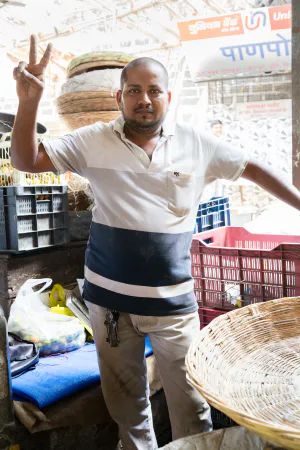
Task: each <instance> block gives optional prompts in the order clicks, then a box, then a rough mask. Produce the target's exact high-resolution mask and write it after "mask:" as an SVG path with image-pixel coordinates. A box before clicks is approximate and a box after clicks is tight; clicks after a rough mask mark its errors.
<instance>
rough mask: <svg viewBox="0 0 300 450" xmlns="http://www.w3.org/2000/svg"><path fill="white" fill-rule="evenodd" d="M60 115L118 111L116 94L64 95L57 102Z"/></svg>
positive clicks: (88, 93) (73, 93)
mask: <svg viewBox="0 0 300 450" xmlns="http://www.w3.org/2000/svg"><path fill="white" fill-rule="evenodd" d="M56 105H57V111H58V113H59V114H73V113H79V112H84V111H118V104H117V100H116V93H115V92H113V91H80V92H72V93H70V94H64V95H61V96H60V97H58V98H57V100H56Z"/></svg>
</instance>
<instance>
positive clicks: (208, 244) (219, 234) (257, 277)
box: [191, 227, 300, 310]
mask: <svg viewBox="0 0 300 450" xmlns="http://www.w3.org/2000/svg"><path fill="white" fill-rule="evenodd" d="M191 259H192V275H193V277H194V279H195V294H196V298H197V301H198V303H199V305H200V306H207V307H210V308H222V309H226V310H230V309H234V308H235V307H236V305H235V303H236V302H238V304H237V306H245V305H249V304H251V303H258V302H265V301H268V300H273V299H276V298H282V297H297V296H300V236H291V235H271V234H252V233H250V232H249V231H247V230H246V229H245V228H242V227H222V228H218V229H215V230H210V231H206V232H203V233H199V234H196V235H194V237H193V243H192V248H191Z"/></svg>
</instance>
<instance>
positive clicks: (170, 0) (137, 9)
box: [117, 0, 176, 19]
mask: <svg viewBox="0 0 300 450" xmlns="http://www.w3.org/2000/svg"><path fill="white" fill-rule="evenodd" d="M171 2H176V0H162V1H160V0H156V1H154V2H150V3H147V4H146V5H144V6H140V7H139V8H136V9H131V10H130V11H128V12H127V13H124V14H120V15H119V16H117V19H124V17H127V16H130V15H131V14H138V13H139V12H142V11H145V10H146V9H149V8H153V7H154V6H162V5H164V4H165V3H171Z"/></svg>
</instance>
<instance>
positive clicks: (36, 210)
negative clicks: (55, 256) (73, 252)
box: [0, 186, 70, 251]
mask: <svg viewBox="0 0 300 450" xmlns="http://www.w3.org/2000/svg"><path fill="white" fill-rule="evenodd" d="M1 199H2V203H1ZM1 205H2V206H1ZM1 212H2V214H1ZM2 216H3V220H2V222H3V224H4V225H3V226H2V227H1V218H2ZM68 219H69V218H68V194H67V186H29V187H27V186H12V187H7V188H1V189H0V249H1V250H5V249H8V250H13V251H24V250H33V249H37V248H42V247H48V246H53V245H60V244H64V243H66V242H69V241H70V232H69V220H68ZM2 229H4V231H5V238H6V246H4V240H3V242H2V240H1V230H2Z"/></svg>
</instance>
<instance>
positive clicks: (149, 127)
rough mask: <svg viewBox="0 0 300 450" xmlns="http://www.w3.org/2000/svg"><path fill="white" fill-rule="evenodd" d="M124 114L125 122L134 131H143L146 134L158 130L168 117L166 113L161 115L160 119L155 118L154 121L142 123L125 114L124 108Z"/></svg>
mask: <svg viewBox="0 0 300 450" xmlns="http://www.w3.org/2000/svg"><path fill="white" fill-rule="evenodd" d="M122 115H123V118H124V122H125V124H126V125H127V126H128V127H129V128H131V129H132V130H133V131H137V132H142V133H145V134H148V133H151V132H153V131H155V130H157V129H158V128H159V127H160V126H161V125H162V123H163V121H164V120H165V117H166V114H164V115H163V117H161V118H160V119H156V120H153V121H152V122H146V123H141V122H139V121H137V120H134V119H129V118H128V117H127V116H126V115H125V114H124V112H123V109H122Z"/></svg>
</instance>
